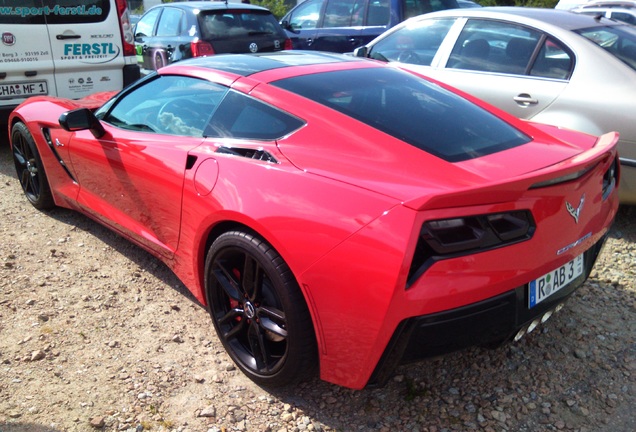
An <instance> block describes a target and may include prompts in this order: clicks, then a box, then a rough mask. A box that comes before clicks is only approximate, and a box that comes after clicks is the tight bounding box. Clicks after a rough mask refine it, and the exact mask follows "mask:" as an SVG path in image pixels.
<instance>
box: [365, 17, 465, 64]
mask: <svg viewBox="0 0 636 432" xmlns="http://www.w3.org/2000/svg"><path fill="white" fill-rule="evenodd" d="M454 22H455V19H454V18H445V19H434V20H433V19H429V20H422V21H419V22H417V23H413V25H410V26H407V27H403V28H402V29H400V30H399V31H396V32H395V33H393V34H391V35H389V36H387V37H386V38H384V39H382V40H381V41H380V42H378V43H377V44H376V45H375V46H374V47H373V48H372V49H371V52H370V53H369V55H370V57H371V58H374V59H376V60H382V61H398V62H402V63H411V64H417V65H424V66H430V64H431V62H432V61H433V57H435V53H436V52H437V49H438V48H439V46H440V45H441V43H442V41H443V40H444V38H445V37H446V34H447V33H448V31H449V30H450V28H451V27H452V25H453V23H454Z"/></svg>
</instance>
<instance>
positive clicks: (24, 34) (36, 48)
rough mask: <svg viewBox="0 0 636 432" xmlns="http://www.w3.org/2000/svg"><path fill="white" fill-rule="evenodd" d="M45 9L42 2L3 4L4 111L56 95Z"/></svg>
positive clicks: (0, 103)
mask: <svg viewBox="0 0 636 432" xmlns="http://www.w3.org/2000/svg"><path fill="white" fill-rule="evenodd" d="M11 5H16V6H11ZM18 5H19V6H18ZM42 6H43V5H42V2H41V0H21V1H20V2H17V1H14V2H8V1H1V2H0V32H1V33H2V42H1V43H0V107H15V106H17V105H18V104H20V103H21V102H23V101H24V100H25V99H26V98H27V97H29V96H34V95H46V94H52V95H55V94H56V91H55V80H54V77H53V72H54V66H53V56H52V53H51V45H50V43H49V35H48V31H47V28H46V24H45V10H44V9H43V7H42Z"/></svg>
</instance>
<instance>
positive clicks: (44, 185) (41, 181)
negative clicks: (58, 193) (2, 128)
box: [11, 123, 55, 210]
mask: <svg viewBox="0 0 636 432" xmlns="http://www.w3.org/2000/svg"><path fill="white" fill-rule="evenodd" d="M11 147H12V151H13V162H14V164H15V170H16V173H17V175H18V180H19V181H20V185H21V186H22V190H23V191H24V194H25V195H26V197H27V199H28V200H29V202H30V203H31V204H33V206H34V207H35V208H37V209H39V210H48V209H51V208H53V207H54V206H55V203H54V202H53V195H52V194H51V189H50V187H49V182H48V179H47V177H46V172H45V171H44V165H42V159H41V158H40V154H39V153H38V149H37V146H36V144H35V141H34V139H33V136H32V135H31V133H30V132H29V129H28V128H27V127H26V125H25V124H24V123H16V124H15V125H14V126H13V128H12V129H11Z"/></svg>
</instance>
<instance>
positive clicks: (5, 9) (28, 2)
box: [0, 0, 45, 25]
mask: <svg viewBox="0 0 636 432" xmlns="http://www.w3.org/2000/svg"><path fill="white" fill-rule="evenodd" d="M0 5H1V6H0V24H23V25H26V24H45V21H44V14H43V13H35V14H33V13H21V11H22V10H24V11H25V12H26V11H28V12H30V11H40V10H42V1H41V0H22V1H20V2H17V1H12V2H4V1H3V2H1V3H0ZM23 7H24V8H25V9H22V8H23Z"/></svg>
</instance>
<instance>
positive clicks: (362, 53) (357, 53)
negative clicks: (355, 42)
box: [353, 45, 369, 57]
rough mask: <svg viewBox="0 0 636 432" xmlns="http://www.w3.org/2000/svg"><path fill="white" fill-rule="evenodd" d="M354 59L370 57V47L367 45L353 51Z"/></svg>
mask: <svg viewBox="0 0 636 432" xmlns="http://www.w3.org/2000/svg"><path fill="white" fill-rule="evenodd" d="M353 56H354V57H368V56H369V47H367V46H366V45H362V46H361V47H358V48H356V49H354V50H353Z"/></svg>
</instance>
